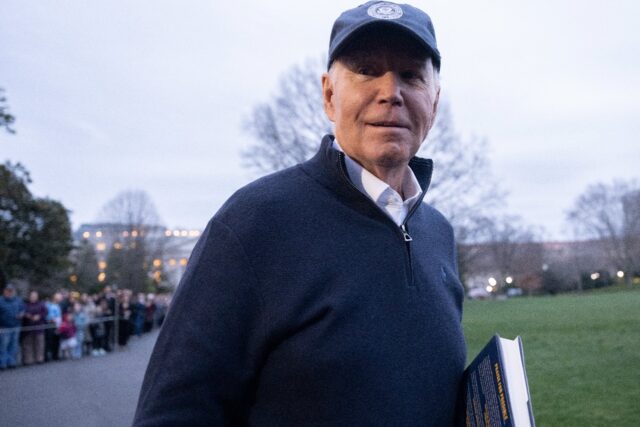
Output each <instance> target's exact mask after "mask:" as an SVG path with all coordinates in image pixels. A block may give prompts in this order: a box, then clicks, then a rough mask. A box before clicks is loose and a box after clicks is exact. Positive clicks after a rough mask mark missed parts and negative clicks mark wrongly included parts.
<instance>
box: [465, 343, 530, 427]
mask: <svg viewBox="0 0 640 427" xmlns="http://www.w3.org/2000/svg"><path fill="white" fill-rule="evenodd" d="M461 398H462V404H463V408H464V411H463V412H464V413H463V419H462V422H461V424H462V425H463V426H467V427H494V426H497V427H508V426H509V427H535V420H534V418H533V409H532V406H531V395H530V394H529V384H528V381H527V372H526V370H525V365H524V352H523V350H522V340H521V339H520V337H519V336H518V337H516V339H515V340H509V339H505V338H501V337H500V336H499V335H497V334H496V335H495V336H494V337H493V338H492V339H491V341H489V343H488V344H487V345H486V346H485V347H484V348H483V349H482V351H481V352H480V353H479V354H478V355H477V356H476V358H475V359H474V360H473V362H471V364H469V367H467V369H466V370H465V371H464V375H463V379H462V396H461Z"/></svg>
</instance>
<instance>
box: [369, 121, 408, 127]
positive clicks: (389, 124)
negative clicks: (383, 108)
mask: <svg viewBox="0 0 640 427" xmlns="http://www.w3.org/2000/svg"><path fill="white" fill-rule="evenodd" d="M369 125H371V126H378V127H386V128H406V127H407V126H405V125H404V124H403V123H401V122H396V121H387V120H384V121H378V122H371V123H369Z"/></svg>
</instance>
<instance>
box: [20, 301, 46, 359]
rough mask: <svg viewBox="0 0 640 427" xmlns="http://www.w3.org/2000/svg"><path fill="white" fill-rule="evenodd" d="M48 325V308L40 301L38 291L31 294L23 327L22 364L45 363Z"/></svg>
mask: <svg viewBox="0 0 640 427" xmlns="http://www.w3.org/2000/svg"><path fill="white" fill-rule="evenodd" d="M46 324H47V307H46V305H45V304H44V302H42V301H40V295H39V294H38V292H37V291H31V292H29V299H28V301H27V303H26V305H25V310H24V317H23V319H22V326H24V328H25V329H24V330H23V333H22V363H23V365H31V364H33V363H42V362H44V333H45V332H44V326H45V325H46Z"/></svg>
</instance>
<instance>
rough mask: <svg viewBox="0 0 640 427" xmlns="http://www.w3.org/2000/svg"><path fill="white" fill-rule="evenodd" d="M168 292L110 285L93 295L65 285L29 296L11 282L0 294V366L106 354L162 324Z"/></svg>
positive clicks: (4, 367)
mask: <svg viewBox="0 0 640 427" xmlns="http://www.w3.org/2000/svg"><path fill="white" fill-rule="evenodd" d="M169 302H170V296H169V295H164V294H158V295H155V294H144V293H138V294H135V295H134V293H133V292H132V291H130V290H128V289H117V290H115V291H114V290H113V289H112V288H111V287H110V286H106V287H105V288H104V289H103V290H102V291H101V292H99V293H97V294H93V295H89V294H86V293H85V294H80V293H79V292H75V291H72V292H70V291H68V290H66V289H62V290H60V291H58V292H55V293H54V294H53V295H52V296H51V297H50V298H47V299H41V297H40V294H39V293H38V292H37V291H35V290H32V291H30V292H29V293H28V296H27V298H26V299H22V298H21V297H20V296H18V295H17V290H16V288H15V287H14V286H13V285H12V284H9V285H7V286H6V287H5V288H4V290H3V293H2V296H0V370H4V369H8V368H15V367H16V366H20V365H23V366H27V365H32V364H34V363H45V362H49V361H56V360H65V359H80V358H82V357H85V356H103V355H105V354H107V353H109V352H111V351H113V350H114V349H115V348H117V346H119V347H121V348H122V347H126V346H127V343H128V342H129V338H130V337H131V336H132V335H135V336H138V337H139V336H141V335H142V334H143V333H147V332H150V331H151V330H152V329H153V328H154V327H158V326H160V325H162V322H163V320H164V317H165V315H166V312H167V309H168V306H169Z"/></svg>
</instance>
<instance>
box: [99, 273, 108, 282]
mask: <svg viewBox="0 0 640 427" xmlns="http://www.w3.org/2000/svg"><path fill="white" fill-rule="evenodd" d="M106 278H107V275H106V274H104V273H100V274H98V282H104V280H105V279H106Z"/></svg>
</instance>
